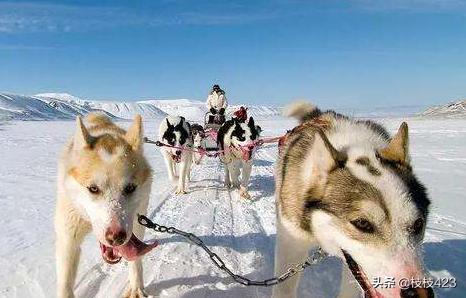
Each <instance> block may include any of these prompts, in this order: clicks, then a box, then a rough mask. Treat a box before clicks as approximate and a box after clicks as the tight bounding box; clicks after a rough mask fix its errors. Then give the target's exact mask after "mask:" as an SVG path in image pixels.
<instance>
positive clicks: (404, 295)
mask: <svg viewBox="0 0 466 298" xmlns="http://www.w3.org/2000/svg"><path fill="white" fill-rule="evenodd" d="M400 296H401V298H434V297H435V295H434V291H433V290H432V288H427V289H424V288H407V289H402V290H401V293H400Z"/></svg>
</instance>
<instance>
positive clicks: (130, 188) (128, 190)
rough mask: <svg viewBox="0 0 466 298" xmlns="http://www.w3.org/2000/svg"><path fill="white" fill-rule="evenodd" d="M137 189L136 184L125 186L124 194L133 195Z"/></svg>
mask: <svg viewBox="0 0 466 298" xmlns="http://www.w3.org/2000/svg"><path fill="white" fill-rule="evenodd" d="M136 188H137V186H136V185H135V184H133V183H130V184H128V185H126V186H125V188H124V189H123V192H124V193H125V194H126V195H129V194H132V193H133V192H134V191H135V190H136Z"/></svg>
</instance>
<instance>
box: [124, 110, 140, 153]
mask: <svg viewBox="0 0 466 298" xmlns="http://www.w3.org/2000/svg"><path fill="white" fill-rule="evenodd" d="M142 135H143V129H142V117H141V115H136V117H134V120H133V123H132V124H131V126H130V127H129V129H128V131H127V132H126V134H125V140H126V141H127V142H128V144H130V145H131V147H132V148H133V150H134V151H139V150H140V149H141V148H142V138H143V136H142Z"/></svg>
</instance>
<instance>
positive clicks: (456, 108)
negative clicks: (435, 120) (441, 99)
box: [421, 99, 466, 118]
mask: <svg viewBox="0 0 466 298" xmlns="http://www.w3.org/2000/svg"><path fill="white" fill-rule="evenodd" d="M421 116H424V117H444V118H466V99H460V100H458V101H455V102H450V103H448V104H445V105H440V106H433V107H430V108H428V109H427V110H425V111H424V112H422V113H421Z"/></svg>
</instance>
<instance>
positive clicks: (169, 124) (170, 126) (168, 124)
mask: <svg viewBox="0 0 466 298" xmlns="http://www.w3.org/2000/svg"><path fill="white" fill-rule="evenodd" d="M165 120H166V121H167V127H168V128H173V125H172V124H171V123H170V121H168V118H165Z"/></svg>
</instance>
